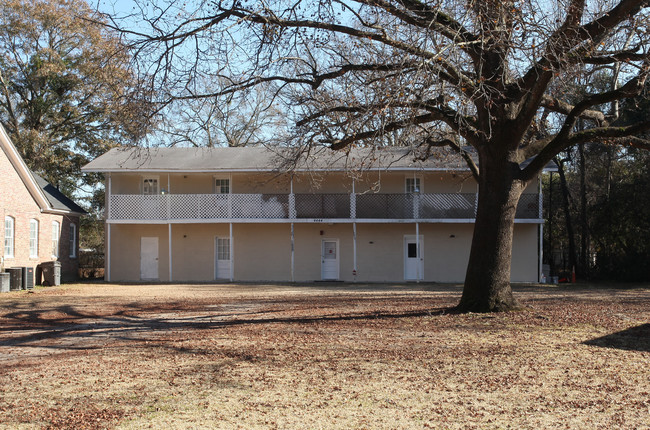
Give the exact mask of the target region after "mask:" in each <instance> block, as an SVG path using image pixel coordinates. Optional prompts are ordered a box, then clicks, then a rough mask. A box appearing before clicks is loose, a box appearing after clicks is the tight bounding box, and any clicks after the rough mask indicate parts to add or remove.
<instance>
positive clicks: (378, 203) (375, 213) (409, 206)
mask: <svg viewBox="0 0 650 430" xmlns="http://www.w3.org/2000/svg"><path fill="white" fill-rule="evenodd" d="M413 215H414V214H413V195H412V194H359V195H357V218H374V219H377V218H383V219H413Z"/></svg>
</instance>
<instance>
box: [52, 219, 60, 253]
mask: <svg viewBox="0 0 650 430" xmlns="http://www.w3.org/2000/svg"><path fill="white" fill-rule="evenodd" d="M60 228H61V225H60V224H59V223H58V222H57V221H52V257H54V258H58V257H59V237H60Z"/></svg>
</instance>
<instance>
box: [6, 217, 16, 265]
mask: <svg viewBox="0 0 650 430" xmlns="http://www.w3.org/2000/svg"><path fill="white" fill-rule="evenodd" d="M13 257H14V219H13V218H12V217H10V216H7V217H5V258H13Z"/></svg>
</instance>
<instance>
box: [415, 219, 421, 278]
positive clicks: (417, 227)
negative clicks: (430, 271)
mask: <svg viewBox="0 0 650 430" xmlns="http://www.w3.org/2000/svg"><path fill="white" fill-rule="evenodd" d="M420 252H421V250H420V223H419V222H416V223H415V255H417V257H418V261H417V264H416V266H415V283H416V284H419V283H420V260H421V258H422V257H421V256H420Z"/></svg>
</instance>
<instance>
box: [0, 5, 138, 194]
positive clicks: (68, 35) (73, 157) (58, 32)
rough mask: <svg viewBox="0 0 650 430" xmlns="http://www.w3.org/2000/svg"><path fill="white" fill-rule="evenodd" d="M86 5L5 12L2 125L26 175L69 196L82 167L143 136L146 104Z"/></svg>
mask: <svg viewBox="0 0 650 430" xmlns="http://www.w3.org/2000/svg"><path fill="white" fill-rule="evenodd" d="M98 19H99V16H98V14H97V12H96V11H95V10H94V9H93V8H91V7H90V5H89V4H88V3H87V2H86V1H85V0H5V1H3V2H2V4H0V122H1V123H2V124H3V126H4V127H5V129H6V130H7V131H8V133H9V134H10V136H11V138H12V140H13V142H14V143H15V144H16V147H17V148H18V150H19V151H20V152H21V154H22V156H23V158H24V159H25V161H26V162H27V164H28V165H29V167H30V168H31V169H33V170H35V171H37V172H38V173H40V174H41V175H43V176H44V177H46V178H47V179H48V180H49V181H50V182H52V183H53V184H57V185H59V186H60V187H61V188H64V189H65V190H66V191H68V192H73V191H74V190H75V188H76V187H77V186H78V185H79V184H80V183H82V180H83V179H85V180H86V182H87V183H91V184H92V183H94V182H96V181H97V180H98V179H99V178H82V174H81V171H80V169H81V166H83V165H84V164H86V163H87V162H88V161H89V159H92V158H94V157H96V156H98V155H100V154H102V153H104V152H106V151H107V150H108V149H109V148H110V147H112V146H115V145H116V144H119V143H125V142H132V141H134V140H137V139H139V138H140V137H142V135H143V134H144V130H145V127H143V124H144V121H143V120H144V119H145V118H146V117H147V115H145V114H143V112H144V108H145V107H146V106H147V105H146V104H140V103H139V102H138V101H139V100H142V97H133V93H134V92H137V91H139V89H140V87H139V86H138V84H137V76H136V74H135V73H134V72H133V71H132V70H131V63H130V57H129V54H128V50H127V48H126V46H125V45H124V44H122V42H121V41H120V39H119V33H116V32H115V31H112V30H110V29H109V28H108V27H106V26H104V25H103V24H102V23H101V22H98Z"/></svg>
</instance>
